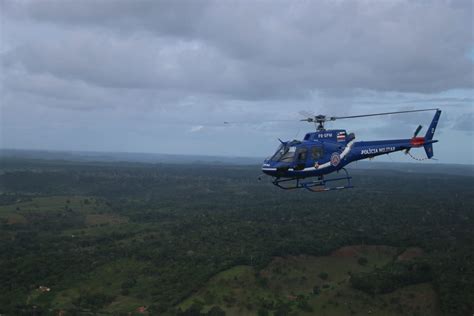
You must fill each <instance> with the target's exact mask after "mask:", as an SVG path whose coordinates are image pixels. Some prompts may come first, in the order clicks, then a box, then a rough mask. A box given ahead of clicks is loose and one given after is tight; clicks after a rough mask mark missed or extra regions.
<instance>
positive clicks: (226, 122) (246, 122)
mask: <svg viewBox="0 0 474 316" xmlns="http://www.w3.org/2000/svg"><path fill="white" fill-rule="evenodd" d="M295 121H296V120H264V121H224V122H223V124H224V125H232V124H239V125H240V124H264V123H278V122H295Z"/></svg>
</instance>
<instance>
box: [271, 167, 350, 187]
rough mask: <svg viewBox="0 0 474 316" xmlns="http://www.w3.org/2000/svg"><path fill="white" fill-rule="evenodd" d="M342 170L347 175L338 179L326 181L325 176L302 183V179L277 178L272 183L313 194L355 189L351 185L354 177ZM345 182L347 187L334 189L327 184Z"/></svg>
mask: <svg viewBox="0 0 474 316" xmlns="http://www.w3.org/2000/svg"><path fill="white" fill-rule="evenodd" d="M341 170H344V173H345V175H344V176H341V177H337V178H331V179H324V176H320V177H318V179H317V180H310V181H305V182H303V181H302V180H303V179H302V178H285V179H280V178H276V179H275V180H274V181H273V182H272V183H273V184H274V185H276V186H277V187H279V188H281V189H284V190H294V189H306V190H308V191H311V192H326V191H333V190H343V189H350V188H353V187H354V186H353V185H352V183H351V179H352V177H351V176H350V175H349V173H348V172H347V170H346V169H345V168H342V169H341ZM338 172H339V171H338ZM344 180H345V181H346V184H345V185H340V186H333V187H330V186H327V183H331V182H336V181H344ZM286 183H289V185H285V184H286ZM282 184H283V185H282Z"/></svg>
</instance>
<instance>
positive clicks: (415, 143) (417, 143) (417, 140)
mask: <svg viewBox="0 0 474 316" xmlns="http://www.w3.org/2000/svg"><path fill="white" fill-rule="evenodd" d="M424 143H425V138H424V137H413V138H412V139H411V140H410V144H411V146H412V147H421V146H423V144H424Z"/></svg>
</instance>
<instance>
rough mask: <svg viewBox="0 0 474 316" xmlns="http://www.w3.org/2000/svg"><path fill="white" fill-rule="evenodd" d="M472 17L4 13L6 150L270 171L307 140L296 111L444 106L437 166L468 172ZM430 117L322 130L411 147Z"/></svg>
mask: <svg viewBox="0 0 474 316" xmlns="http://www.w3.org/2000/svg"><path fill="white" fill-rule="evenodd" d="M473 18H474V17H473V1H471V0H468V1H462V0H459V1H436V0H434V1H392V0H387V1H375V0H374V1H368V0H361V1H338V0H335V1H324V0H321V1H304V0H299V1H289V0H288V1H279V0H276V1H269V0H268V1H263V0H260V1H248V0H241V1H230V0H223V1H222V0H216V1H201V0H189V1H188V0H178V1H171V0H169V1H156V0H153V1H148V0H142V1H133V0H127V1H124V0H114V1H111V0H107V1H104V0H94V1H92V0H87V1H86V0H74V1H72V0H61V1H50V0H43V1H23V0H18V1H13V0H0V56H1V57H0V58H1V63H0V67H1V68H0V80H1V87H0V88H1V90H0V97H1V99H0V106H1V107H0V124H1V127H0V148H15V149H46V150H81V151H120V152H146V153H172V154H192V155H217V156H250V157H266V156H269V155H271V154H272V152H273V151H274V150H275V148H276V147H277V145H278V143H279V142H278V138H281V139H294V138H302V137H303V136H304V134H305V133H306V132H311V131H313V130H314V126H313V125H310V124H308V123H304V122H299V120H300V119H302V118H304V116H302V114H301V113H302V112H303V113H310V114H327V115H330V116H333V115H336V116H337V115H354V114H365V113H372V112H386V111H397V110H412V109H423V108H441V109H442V110H443V113H442V115H441V120H440V124H439V129H438V130H437V133H436V135H435V138H437V139H439V141H440V142H439V143H438V144H436V145H435V148H434V152H435V158H437V159H438V160H437V161H436V162H438V163H439V162H441V163H461V164H474V141H473V140H472V138H473V136H474V135H473V134H474V123H473V122H474V36H473V32H474V31H473V30H474V24H473V20H474V19H473ZM433 115H434V112H422V113H414V114H403V115H398V116H385V117H375V118H366V119H354V120H340V121H336V122H331V123H330V124H327V126H326V127H327V128H345V129H347V130H348V131H349V132H354V133H355V135H356V138H357V139H359V140H376V139H390V138H409V137H411V136H412V134H413V132H414V130H415V129H416V127H417V126H418V124H421V125H423V126H424V128H425V129H424V130H423V131H422V132H421V134H423V133H424V131H426V128H427V126H428V125H429V123H430V121H431V118H432V116H433ZM224 121H229V122H235V123H232V124H223V122H224ZM413 154H414V155H415V156H419V157H423V155H424V153H423V151H422V150H414V151H413ZM377 159H379V160H384V159H385V160H388V161H391V160H392V161H407V162H408V161H410V158H409V157H408V156H406V155H404V154H402V153H396V154H393V155H390V156H389V157H385V158H377Z"/></svg>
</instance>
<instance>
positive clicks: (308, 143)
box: [262, 110, 441, 189]
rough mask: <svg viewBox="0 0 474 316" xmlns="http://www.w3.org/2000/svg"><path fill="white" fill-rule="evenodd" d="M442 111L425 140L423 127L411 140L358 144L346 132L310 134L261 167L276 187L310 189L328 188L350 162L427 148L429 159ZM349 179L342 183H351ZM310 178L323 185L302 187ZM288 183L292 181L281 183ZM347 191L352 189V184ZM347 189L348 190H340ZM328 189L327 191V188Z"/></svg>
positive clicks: (284, 144)
mask: <svg viewBox="0 0 474 316" xmlns="http://www.w3.org/2000/svg"><path fill="white" fill-rule="evenodd" d="M440 114H441V110H437V111H436V114H435V116H434V117H433V120H432V122H431V125H430V126H429V128H428V131H427V132H426V135H425V136H424V137H417V135H418V132H419V131H420V129H421V126H419V127H418V129H417V130H416V131H415V134H414V136H413V137H412V138H406V139H389V140H377V141H356V139H355V135H354V134H352V133H351V134H347V132H346V131H345V130H343V129H334V130H324V129H321V130H318V131H316V132H312V133H307V134H306V135H305V137H304V139H303V140H293V141H287V142H283V141H280V142H281V144H280V147H279V148H278V149H277V151H276V152H275V154H274V155H273V156H272V157H270V158H268V159H266V160H265V161H264V163H263V165H262V171H263V173H265V174H267V175H269V176H272V177H274V178H275V180H274V182H273V184H275V185H277V186H279V187H281V188H284V189H290V188H301V187H305V188H309V187H310V186H318V185H321V184H323V185H324V184H325V182H327V181H330V180H324V178H323V176H324V175H327V174H330V173H333V172H338V171H339V170H341V169H343V168H344V167H345V166H346V165H348V164H350V163H351V162H354V161H357V160H362V159H367V158H373V157H376V156H380V155H386V154H390V153H393V152H396V151H402V150H405V151H406V153H408V151H409V150H410V149H411V148H416V147H424V149H425V152H426V155H427V158H431V157H432V156H433V146H432V144H433V143H435V142H437V140H433V135H434V132H435V130H436V126H437V124H438V120H439V117H440ZM344 171H345V173H346V176H345V177H342V178H339V179H347V180H350V177H349V175H348V174H347V171H346V170H345V169H344ZM309 177H318V178H319V179H320V181H319V182H318V181H315V182H312V183H307V182H305V183H303V184H300V183H299V180H300V179H304V178H309ZM282 179H289V180H282ZM290 180H296V185H295V186H293V187H289V188H286V187H283V186H282V185H280V184H281V183H282V182H288V181H290ZM348 187H351V185H350V184H349V185H348ZM339 188H345V187H337V188H336V189H339ZM326 189H327V188H326Z"/></svg>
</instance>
